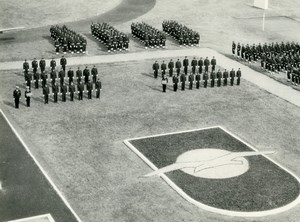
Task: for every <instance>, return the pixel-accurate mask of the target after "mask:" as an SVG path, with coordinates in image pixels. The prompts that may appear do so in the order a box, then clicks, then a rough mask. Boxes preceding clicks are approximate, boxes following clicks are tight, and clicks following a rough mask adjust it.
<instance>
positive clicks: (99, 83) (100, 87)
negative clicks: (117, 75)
mask: <svg viewBox="0 0 300 222" xmlns="http://www.w3.org/2000/svg"><path fill="white" fill-rule="evenodd" d="M95 90H96V98H98V99H100V91H101V90H102V84H101V81H100V79H97V81H96V82H95Z"/></svg>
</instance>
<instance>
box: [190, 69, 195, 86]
mask: <svg viewBox="0 0 300 222" xmlns="http://www.w3.org/2000/svg"><path fill="white" fill-rule="evenodd" d="M194 80H195V77H194V75H193V73H190V75H189V89H190V90H192V89H193V84H194Z"/></svg>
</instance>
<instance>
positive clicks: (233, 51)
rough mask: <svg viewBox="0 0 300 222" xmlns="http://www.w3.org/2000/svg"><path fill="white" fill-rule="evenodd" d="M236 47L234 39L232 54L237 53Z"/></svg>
mask: <svg viewBox="0 0 300 222" xmlns="http://www.w3.org/2000/svg"><path fill="white" fill-rule="evenodd" d="M235 48H236V44H235V42H234V41H232V54H233V55H235Z"/></svg>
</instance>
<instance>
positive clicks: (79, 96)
mask: <svg viewBox="0 0 300 222" xmlns="http://www.w3.org/2000/svg"><path fill="white" fill-rule="evenodd" d="M77 90H78V99H79V100H82V99H83V91H84V84H83V83H82V82H80V83H79V84H78V85H77Z"/></svg>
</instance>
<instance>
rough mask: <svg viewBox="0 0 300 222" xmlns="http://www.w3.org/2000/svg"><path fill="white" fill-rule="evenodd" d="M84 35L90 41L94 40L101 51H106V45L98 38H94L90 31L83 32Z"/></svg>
mask: <svg viewBox="0 0 300 222" xmlns="http://www.w3.org/2000/svg"><path fill="white" fill-rule="evenodd" d="M84 35H85V36H86V37H87V38H88V39H89V40H91V41H93V42H95V43H96V44H97V45H98V47H99V48H100V49H101V51H104V52H107V50H108V49H107V47H106V45H105V44H104V43H101V42H100V41H99V40H97V39H95V38H94V37H93V35H92V34H91V33H84Z"/></svg>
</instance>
